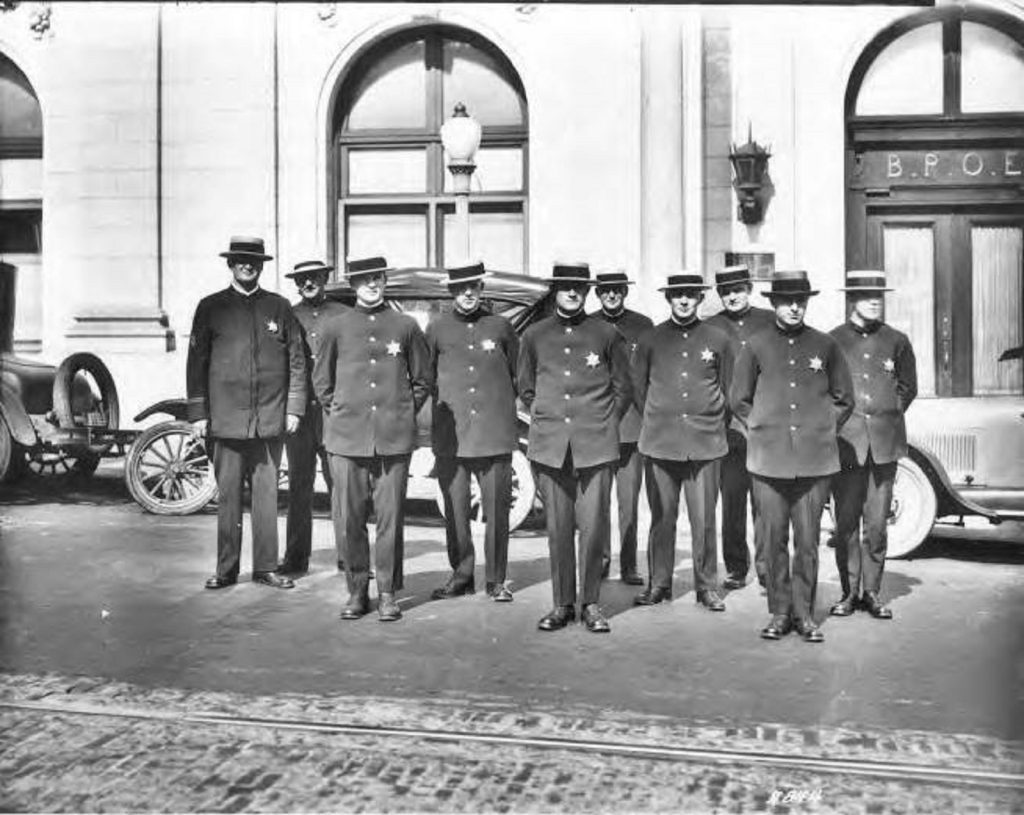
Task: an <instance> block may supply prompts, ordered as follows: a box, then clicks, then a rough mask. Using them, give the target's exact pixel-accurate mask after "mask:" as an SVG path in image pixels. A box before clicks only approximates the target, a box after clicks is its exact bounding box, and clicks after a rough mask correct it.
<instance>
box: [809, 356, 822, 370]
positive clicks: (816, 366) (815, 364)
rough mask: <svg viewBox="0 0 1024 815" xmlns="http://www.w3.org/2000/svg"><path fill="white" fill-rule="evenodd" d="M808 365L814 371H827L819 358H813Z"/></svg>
mask: <svg viewBox="0 0 1024 815" xmlns="http://www.w3.org/2000/svg"><path fill="white" fill-rule="evenodd" d="M807 364H808V366H809V367H810V369H811V370H812V371H823V370H824V369H825V365H824V364H823V363H822V361H821V357H819V356H813V357H811V358H810V359H809V360H808V362H807Z"/></svg>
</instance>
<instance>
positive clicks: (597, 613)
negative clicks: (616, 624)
mask: <svg viewBox="0 0 1024 815" xmlns="http://www.w3.org/2000/svg"><path fill="white" fill-rule="evenodd" d="M580 619H581V620H582V621H583V624H584V625H585V626H586V627H587V631H593V632H594V633H595V634H607V633H608V632H609V631H611V630H612V627H611V626H610V625H608V620H606V619H605V616H604V615H603V614H602V613H601V609H600V608H599V607H598V605H597V603H589V604H587V605H585V606H583V611H582V612H581V613H580Z"/></svg>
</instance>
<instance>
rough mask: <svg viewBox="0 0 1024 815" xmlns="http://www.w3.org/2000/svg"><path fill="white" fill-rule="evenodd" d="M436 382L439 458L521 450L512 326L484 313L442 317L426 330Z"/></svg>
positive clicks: (433, 436) (516, 346)
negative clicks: (517, 423) (517, 429)
mask: <svg viewBox="0 0 1024 815" xmlns="http://www.w3.org/2000/svg"><path fill="white" fill-rule="evenodd" d="M427 347H428V348H429V350H430V361H431V370H432V375H433V379H434V402H433V410H432V413H433V427H432V434H431V439H432V442H433V449H434V454H435V455H439V456H456V457H459V458H475V457H478V456H498V455H505V454H507V453H511V452H512V451H513V450H514V449H516V446H517V436H518V434H517V432H516V387H515V378H516V361H517V359H518V356H519V338H518V337H517V336H516V332H515V330H513V328H512V324H511V323H510V322H509V321H508V320H506V319H505V318H504V317H498V316H495V315H494V314H491V313H490V312H488V311H485V310H483V309H478V310H477V311H476V312H474V313H473V314H470V315H465V314H461V313H460V312H458V311H454V312H452V313H451V314H442V315H441V316H439V317H437V318H436V319H434V320H433V321H431V323H430V324H429V325H428V326H427Z"/></svg>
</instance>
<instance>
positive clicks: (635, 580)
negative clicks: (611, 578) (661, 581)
mask: <svg viewBox="0 0 1024 815" xmlns="http://www.w3.org/2000/svg"><path fill="white" fill-rule="evenodd" d="M619 580H621V581H622V582H623V583H625V584H626V585H627V586H642V585H643V584H644V579H643V578H642V577H641V576H640V575H639V574H638V573H637V571H636V569H620V570H619Z"/></svg>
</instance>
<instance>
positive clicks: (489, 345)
mask: <svg viewBox="0 0 1024 815" xmlns="http://www.w3.org/2000/svg"><path fill="white" fill-rule="evenodd" d="M480 347H481V348H483V349H484V350H485V351H486V352H487V353H488V354H489V353H491V351H493V350H494V348H495V345H494V340H484V341H483V342H482V343H480Z"/></svg>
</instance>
